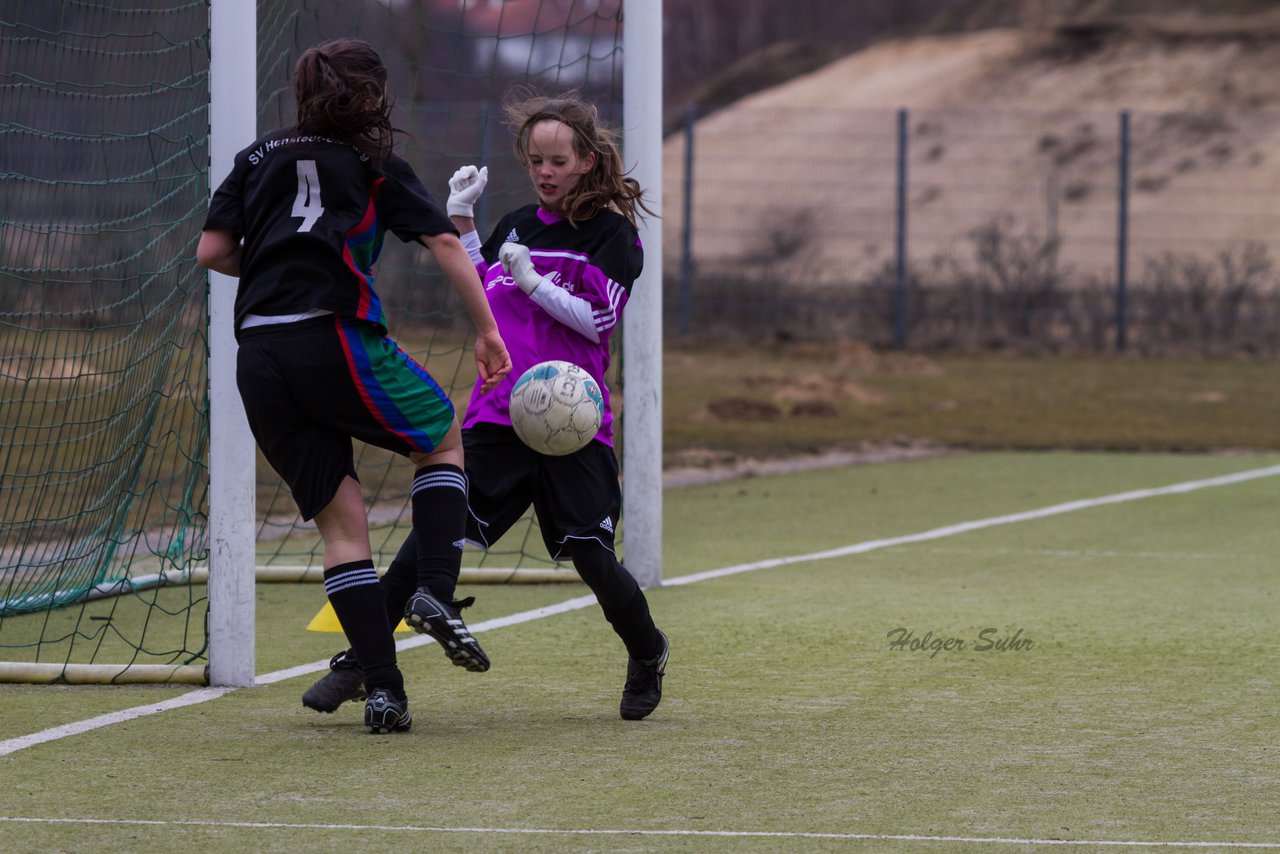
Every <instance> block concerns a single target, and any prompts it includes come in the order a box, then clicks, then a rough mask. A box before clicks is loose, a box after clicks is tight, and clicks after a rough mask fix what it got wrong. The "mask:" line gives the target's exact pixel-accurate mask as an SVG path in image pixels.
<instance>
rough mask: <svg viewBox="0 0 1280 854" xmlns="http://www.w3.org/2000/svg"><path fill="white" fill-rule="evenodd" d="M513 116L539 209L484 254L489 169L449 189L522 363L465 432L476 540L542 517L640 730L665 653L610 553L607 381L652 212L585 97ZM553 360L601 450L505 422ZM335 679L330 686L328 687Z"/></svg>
mask: <svg viewBox="0 0 1280 854" xmlns="http://www.w3.org/2000/svg"><path fill="white" fill-rule="evenodd" d="M506 118H507V121H508V123H509V125H510V126H511V127H512V128H513V129H514V131H515V153H516V157H517V159H518V160H519V161H520V163H521V165H523V166H524V167H525V168H526V169H527V170H528V173H529V178H530V180H531V182H532V184H533V189H534V192H535V194H536V195H537V200H538V201H537V203H536V204H530V205H527V206H525V207H521V208H518V209H516V210H513V211H511V212H509V213H507V214H506V215H505V216H503V217H502V218H501V219H499V220H498V223H497V225H496V226H495V227H494V229H493V231H492V233H491V235H490V236H489V239H488V240H486V241H484V242H483V243H481V241H480V237H479V235H478V233H477V232H476V226H475V220H474V218H473V216H474V214H473V211H474V205H475V202H476V201H477V200H478V199H479V198H480V195H481V193H482V192H483V190H484V186H485V182H486V181H487V179H488V170H487V169H486V168H479V169H477V168H476V167H475V166H464V167H462V168H461V169H459V170H458V171H457V172H455V173H454V175H453V178H452V179H451V180H450V181H449V189H450V195H449V201H448V204H447V206H446V209H447V211H448V213H449V217H450V219H451V220H452V222H453V224H454V226H455V227H456V228H457V229H458V231H459V233H460V235H461V239H462V244H463V246H465V247H466V248H467V251H468V252H469V253H470V255H471V259H472V260H473V261H474V262H475V264H476V268H477V270H478V271H479V273H480V276H481V278H482V279H483V280H484V288H485V295H486V296H487V297H488V300H489V305H490V306H491V308H492V310H493V314H494V317H495V318H496V319H497V321H498V328H499V329H501V330H502V335H503V338H504V340H505V341H506V343H507V347H508V349H509V351H510V353H511V361H512V371H511V373H510V374H508V375H507V377H506V379H504V380H503V381H502V382H500V383H498V384H497V385H495V386H493V387H487V386H486V385H485V384H483V383H479V382H477V384H476V387H475V389H474V390H473V391H472V394H471V400H470V403H469V404H468V407H467V414H466V417H465V419H464V420H463V431H462V436H463V445H464V447H465V448H466V472H467V480H468V506H469V508H470V514H471V518H470V519H469V521H468V525H467V538H468V540H469V541H471V542H473V543H474V544H477V545H480V546H481V547H485V548H487V547H488V546H490V545H492V544H494V543H496V542H497V541H498V540H499V539H500V538H501V537H502V535H503V534H505V533H506V532H507V531H508V530H509V529H510V528H511V526H512V525H514V524H515V523H516V522H517V521H518V520H519V519H520V518H521V517H522V516H523V515H524V513H525V511H527V510H528V509H529V507H530V505H532V506H533V508H534V511H535V513H536V514H537V516H538V525H539V528H540V529H541V532H542V538H543V542H544V543H545V545H546V547H547V550H548V552H549V553H550V554H551V556H552V557H554V558H555V559H556V560H569V561H572V563H573V566H574V569H576V570H577V572H578V574H579V575H580V576H581V577H582V580H583V581H584V582H586V584H587V585H588V586H589V587H590V588H591V591H592V592H593V593H594V594H595V596H596V599H597V600H598V601H599V603H600V607H601V609H602V610H603V611H604V616H605V619H606V620H608V621H609V624H610V625H611V626H612V627H613V630H614V631H615V632H616V633H617V635H618V636H619V638H620V639H621V640H622V643H623V646H624V647H625V648H626V651H627V654H628V662H627V678H626V683H625V685H624V687H623V691H622V700H621V703H620V705H619V712H620V714H621V715H622V717H623V718H626V719H628V720H639V719H641V718H644V717H645V716H647V715H648V714H649V713H651V712H652V711H653V710H654V709H655V708H656V707H657V706H658V702H659V700H661V698H662V678H663V674H664V672H665V669H666V663H667V654H668V650H669V644H668V641H667V637H666V635H664V634H663V633H662V632H661V631H659V630H658V628H657V627H656V626H655V625H654V622H653V618H652V617H651V616H650V614H649V604H648V600H647V599H646V598H645V595H644V591H642V590H641V589H640V586H639V585H638V584H637V583H636V581H635V579H634V578H633V577H632V576H631V574H630V573H629V572H628V571H627V570H626V568H625V567H623V566H622V564H621V563H620V562H619V561H618V558H617V555H616V552H615V548H614V531H615V530H616V528H617V525H618V516H619V513H620V511H621V506H622V495H621V489H620V487H619V483H618V473H619V471H618V461H617V457H616V455H615V454H614V450H613V411H612V408H611V406H610V402H609V393H608V388H607V386H606V385H605V376H606V374H607V372H608V370H609V361H610V340H611V336H612V335H613V333H614V331H615V330H616V329H617V328H618V321H619V319H620V318H621V314H622V311H623V309H624V308H625V307H626V304H627V298H628V295H629V293H630V290H631V286H632V284H633V283H634V282H635V279H636V277H637V276H638V275H639V274H640V270H641V268H642V266H643V263H644V251H643V248H642V247H641V245H640V239H639V235H638V233H637V231H636V219H637V217H639V216H641V215H642V213H641V212H642V211H643V212H647V213H650V214H652V211H651V210H650V209H649V208H648V207H647V206H646V205H645V204H644V200H643V196H644V193H643V190H642V189H641V187H640V185H639V184H638V183H637V182H636V181H635V179H633V178H628V177H626V174H625V171H624V169H623V165H622V159H621V157H620V155H619V152H618V147H617V143H616V137H615V135H614V134H613V133H612V132H611V131H609V130H608V129H606V128H604V127H602V126H601V125H600V124H599V122H598V117H597V113H596V109H595V107H594V106H592V105H591V104H589V103H587V102H585V101H583V100H582V99H581V98H580V97H579V96H578V95H577V93H573V92H571V93H568V94H567V95H564V96H562V97H557V98H545V97H530V98H524V99H521V100H516V101H513V102H511V103H510V104H508V106H507V110H506ZM549 359H563V360H565V361H569V362H573V363H574V364H577V365H579V366H581V367H582V368H583V369H585V370H586V371H587V372H588V373H590V374H591V375H592V377H594V378H595V380H596V382H597V383H599V385H600V388H601V390H602V391H603V393H604V413H603V419H602V421H601V427H600V431H599V432H598V433H597V435H596V437H595V439H594V440H593V441H591V442H589V443H587V446H586V447H585V448H582V449H581V450H579V451H576V452H574V453H572V454H569V455H567V456H562V457H555V456H545V455H542V454H539V453H538V452H536V451H534V450H532V449H531V448H529V447H528V446H527V445H525V444H524V443H523V442H522V441H521V440H520V439H519V437H518V436H517V435H516V432H515V428H513V427H512V426H511V417H510V414H509V412H508V404H509V401H510V397H511V389H512V387H513V386H514V384H515V379H516V378H517V377H518V376H519V375H520V374H521V373H523V372H524V371H525V370H527V369H528V368H530V367H532V366H533V365H535V364H537V363H539V362H543V361H547V360H549ZM414 538H415V537H414V535H413V534H411V535H410V536H409V538H408V539H407V540H406V541H405V545H404V547H403V548H402V549H401V552H400V554H399V555H398V556H397V558H396V560H395V561H393V562H392V564H391V567H390V569H389V570H388V572H387V575H386V576H385V577H384V578H383V585H384V589H385V590H386V591H387V595H388V598H389V599H390V600H391V604H389V605H388V610H389V611H391V610H395V606H394V604H393V603H394V601H396V598H395V597H400V598H399V601H403V597H404V596H406V595H408V590H409V584H408V583H407V581H405V580H400V581H397V579H407V578H408V577H409V574H410V573H411V567H412V557H413V554H414V550H415V548H416V546H415V544H414ZM456 583H457V574H456V573H453V574H441V575H438V576H437V577H436V578H435V579H434V580H433V581H432V583H431V590H432V592H433V593H434V594H435V596H436V597H437V598H439V599H445V600H448V599H451V598H452V595H453V588H454V585H455V584H456ZM472 642H474V639H473V641H472ZM486 663H487V660H486ZM330 678H334V674H330V675H329V676H326V677H325V679H330ZM324 681H325V680H324V679H322V680H321V682H324ZM317 684H319V683H317Z"/></svg>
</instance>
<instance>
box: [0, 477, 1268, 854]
mask: <svg viewBox="0 0 1280 854" xmlns="http://www.w3.org/2000/svg"><path fill="white" fill-rule="evenodd" d="M1278 497H1280V455H1276V454H1266V455H1263V454H1258V455H1130V454H1065V453H1046V454H1030V453H1022V454H1019V453H1001V454H969V455H954V456H944V457H938V458H934V459H927V460H916V461H912V462H898V463H879V464H874V465H863V466H850V467H842V468H833V469H826V470H820V471H810V472H805V473H797V474H788V475H779V476H772V477H758V478H748V479H741V480H733V481H725V482H720V483H716V484H712V485H705V486H696V487H685V488H680V489H670V490H668V491H667V492H666V501H665V510H666V522H665V548H664V556H665V557H664V575H665V584H664V586H663V587H662V588H661V589H657V590H655V591H653V592H652V593H651V596H650V601H651V605H652V608H653V611H654V614H655V616H656V619H657V621H658V624H659V626H660V627H662V628H663V629H664V630H665V631H666V632H667V633H668V635H670V638H671V643H672V653H671V661H670V664H669V667H668V673H667V680H666V689H665V694H664V699H663V701H662V705H661V706H660V707H659V708H658V710H657V712H655V713H654V715H653V716H652V717H651V718H649V719H647V720H645V721H642V722H626V721H622V720H620V719H619V718H618V714H617V702H618V696H619V692H620V690H621V686H622V681H623V676H624V671H625V654H624V653H623V651H622V649H621V645H620V644H619V643H618V642H617V640H616V639H615V638H614V636H613V634H612V632H611V631H610V630H609V628H608V626H607V624H606V623H605V622H604V620H603V619H602V618H601V616H600V614H599V611H598V609H597V608H596V606H595V604H594V602H593V601H591V600H590V599H589V598H587V597H586V595H585V594H586V591H585V588H584V587H581V586H578V585H565V584H558V585H542V586H505V587H497V586H484V587H478V586H473V587H471V588H469V589H468V590H467V591H466V592H467V593H471V594H475V595H477V596H478V598H479V601H478V602H477V604H476V606H475V608H473V609H472V610H471V611H468V612H467V615H468V622H469V624H470V626H471V628H472V629H473V630H474V631H476V632H477V634H479V635H480V638H481V641H482V642H483V644H484V646H485V648H486V650H487V651H488V652H489V654H490V656H491V657H492V659H493V662H494V665H493V669H492V670H491V671H489V672H488V673H484V674H473V673H467V672H465V671H463V670H461V669H458V668H454V667H452V666H450V665H449V663H448V661H447V660H446V659H445V657H444V656H443V655H441V654H440V652H439V650H438V649H435V648H434V647H433V646H432V645H430V644H426V645H424V644H423V643H422V642H421V639H420V638H418V637H417V636H414V635H402V636H401V637H402V638H404V639H405V647H406V649H405V651H404V653H403V656H402V664H403V667H404V669H405V673H406V679H407V688H408V691H409V696H410V699H411V703H412V708H413V712H414V727H413V730H412V731H411V732H409V733H407V734H403V735H385V736H373V735H370V734H368V732H367V731H366V730H365V728H364V727H363V726H362V725H361V716H360V712H361V709H360V705H359V704H355V705H348V706H344V707H343V708H342V709H340V710H339V712H338V713H337V714H335V715H327V716H325V715H318V714H316V713H314V712H311V711H309V710H307V709H305V708H303V706H302V705H301V703H300V701H299V697H300V695H301V693H302V691H303V690H304V689H305V688H306V687H307V686H308V685H309V684H310V683H311V681H312V680H313V679H314V678H315V676H316V675H317V674H318V673H319V672H320V668H322V667H323V662H324V661H326V660H327V658H328V656H329V655H330V654H332V653H333V652H336V651H337V650H338V649H340V648H341V645H342V644H341V639H340V637H339V636H337V635H332V634H323V633H315V632H308V631H306V630H305V626H306V624H307V623H308V621H309V620H310V619H311V617H312V616H313V615H314V614H315V613H316V610H317V609H318V608H319V606H320V605H321V604H322V602H323V591H322V589H321V588H320V586H319V585H262V586H260V587H259V594H258V595H259V602H258V632H259V646H258V671H259V674H260V678H259V681H260V683H261V684H260V685H259V687H257V688H253V689H242V690H234V691H233V690H223V689H199V690H192V689H190V688H168V687H114V688H113V687H91V686H78V687H67V686H27V685H0V779H3V780H4V782H5V784H6V785H5V786H4V787H3V789H0V850H2V851H5V852H26V851H32V852H35V851H41V852H44V851H51V850H57V851H93V852H126V851H128V852H135V851H172V850H187V849H199V850H202V851H213V852H219V851H227V852H231V851H237V852H238V851H347V850H352V849H359V850H391V849H405V848H409V849H430V850H443V851H464V850H465V851H699V852H702V851H726V852H728V851H734V852H738V851H778V850H788V851H815V850H823V851H828V850H829V851H877V852H879V851H895V852H896V851H930V852H938V851H945V852H961V851H974V850H984V851H1032V850H1045V849H1053V850H1056V849H1057V848H1059V847H1062V846H1064V845H1065V846H1068V847H1070V849H1071V850H1117V851H1119V850H1131V849H1133V848H1141V849H1147V848H1163V847H1168V848H1173V847H1177V848H1180V849H1185V848H1191V849H1193V850H1229V849H1233V848H1249V849H1280V821H1278V820H1277V818H1276V805H1277V804H1280V762H1277V751H1278V750H1280V748H1278V745H1280V714H1278V713H1277V700H1278V699H1280V691H1278V687H1280V683H1278V681H1277V665H1278V663H1280V657H1278V656H1277V654H1276V649H1277V648H1280V621H1277V620H1276V619H1275V614H1276V611H1277V605H1278V604H1280V564H1278V561H1277V555H1280V526H1278V525H1277V524H1276V518H1277V517H1276V508H1277V498H1278Z"/></svg>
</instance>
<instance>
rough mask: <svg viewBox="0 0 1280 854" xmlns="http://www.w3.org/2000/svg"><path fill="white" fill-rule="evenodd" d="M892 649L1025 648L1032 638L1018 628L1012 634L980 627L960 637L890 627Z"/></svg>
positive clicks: (934, 653) (930, 653)
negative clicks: (975, 632)
mask: <svg viewBox="0 0 1280 854" xmlns="http://www.w3.org/2000/svg"><path fill="white" fill-rule="evenodd" d="M888 638H889V650H890V651H891V652H923V653H927V654H928V656H929V657H930V658H933V657H935V656H937V654H938V653H940V652H964V651H966V650H969V651H972V652H1027V651H1028V650H1030V649H1032V648H1033V647H1034V646H1035V641H1033V640H1032V639H1031V638H1029V637H1027V636H1026V635H1025V634H1023V632H1022V629H1018V630H1017V631H1015V632H1014V633H1013V634H1011V635H1010V634H1004V635H1002V634H1001V633H1000V630H999V629H996V628H994V627H993V628H985V629H982V630H980V631H979V632H978V633H977V635H976V636H975V637H972V638H968V639H966V638H962V637H956V636H954V635H942V634H937V635H935V634H934V633H933V631H932V630H929V631H927V632H925V633H924V634H923V635H917V634H916V633H915V632H913V631H912V630H911V629H907V628H901V627H899V628H896V629H891V630H890V631H889V634H888Z"/></svg>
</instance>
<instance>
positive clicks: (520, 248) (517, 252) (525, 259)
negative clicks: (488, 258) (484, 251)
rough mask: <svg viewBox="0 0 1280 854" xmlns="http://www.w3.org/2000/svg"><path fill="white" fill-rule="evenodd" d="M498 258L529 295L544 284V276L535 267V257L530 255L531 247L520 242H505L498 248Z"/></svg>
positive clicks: (504, 268) (508, 273) (521, 288)
mask: <svg viewBox="0 0 1280 854" xmlns="http://www.w3.org/2000/svg"><path fill="white" fill-rule="evenodd" d="M498 260H499V261H501V262H502V269H503V270H506V272H507V275H509V276H510V277H511V278H513V279H515V281H516V284H517V285H518V286H519V287H520V290H522V291H524V292H525V293H526V294H528V295H529V296H533V292H534V291H536V290H537V289H538V285H541V284H542V279H543V276H542V274H541V273H539V272H538V271H537V270H535V269H534V268H533V259H531V258H530V257H529V247H528V246H525V245H523V244H520V243H504V244H502V248H501V249H499V250H498Z"/></svg>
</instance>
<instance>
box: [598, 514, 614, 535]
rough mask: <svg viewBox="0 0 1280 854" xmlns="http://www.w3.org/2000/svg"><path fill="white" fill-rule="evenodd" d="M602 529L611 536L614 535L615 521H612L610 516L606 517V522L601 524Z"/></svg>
mask: <svg viewBox="0 0 1280 854" xmlns="http://www.w3.org/2000/svg"><path fill="white" fill-rule="evenodd" d="M600 528H601V530H605V531H608V532H609V533H610V534H612V533H613V520H612V519H610V518H609V517H608V516H605V517H604V521H603V522H601V523H600Z"/></svg>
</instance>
